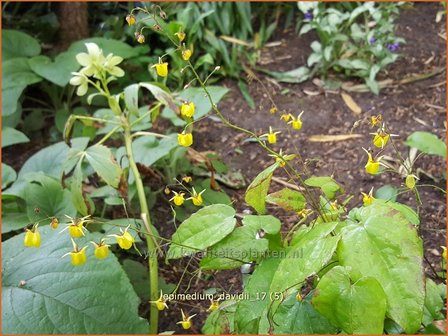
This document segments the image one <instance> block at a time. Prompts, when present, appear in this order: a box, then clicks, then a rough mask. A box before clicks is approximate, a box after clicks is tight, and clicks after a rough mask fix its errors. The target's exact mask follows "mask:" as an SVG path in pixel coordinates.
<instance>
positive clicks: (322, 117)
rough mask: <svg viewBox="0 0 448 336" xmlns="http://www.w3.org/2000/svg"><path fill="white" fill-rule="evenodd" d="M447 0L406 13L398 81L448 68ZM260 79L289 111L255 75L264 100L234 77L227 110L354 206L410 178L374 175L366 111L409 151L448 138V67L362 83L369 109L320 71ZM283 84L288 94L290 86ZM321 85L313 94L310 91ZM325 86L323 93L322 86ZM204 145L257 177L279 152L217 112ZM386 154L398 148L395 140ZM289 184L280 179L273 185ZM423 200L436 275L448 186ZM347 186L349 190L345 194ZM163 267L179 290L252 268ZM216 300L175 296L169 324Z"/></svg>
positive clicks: (200, 130) (433, 163) (166, 221)
mask: <svg viewBox="0 0 448 336" xmlns="http://www.w3.org/2000/svg"><path fill="white" fill-rule="evenodd" d="M439 9H440V5H439V4H438V3H416V4H415V5H414V6H413V7H410V8H407V9H406V10H403V11H402V14H401V16H400V19H399V21H398V30H397V35H398V36H402V37H404V38H405V39H406V41H407V43H406V44H405V45H402V46H401V47H400V50H399V52H400V54H401V55H402V56H401V57H400V58H399V60H398V61H397V62H396V63H395V64H393V65H391V66H390V67H389V68H388V72H387V73H384V74H382V75H381V78H380V80H382V79H392V80H394V81H395V82H397V81H400V80H401V79H403V78H405V77H407V76H410V75H414V74H427V73H430V72H432V71H434V70H436V69H439V68H443V69H446V41H445V39H444V37H445V36H446V33H445V31H446V25H445V22H444V20H442V22H440V23H436V22H435V17H436V13H437V11H438V10H439ZM313 40H314V36H313V35H312V34H307V35H305V36H302V37H299V36H297V34H296V33H295V32H294V31H283V32H278V33H277V35H275V36H274V37H273V38H272V41H280V42H281V45H280V46H277V47H270V48H265V49H263V50H262V51H261V57H262V59H263V60H265V61H266V62H267V64H265V65H263V67H265V68H267V69H269V70H273V71H288V70H292V69H295V68H297V67H299V66H301V65H304V64H305V63H306V58H307V55H309V53H310V48H309V45H310V42H311V41H313ZM257 75H258V76H259V78H260V80H261V81H262V83H263V84H264V86H265V87H266V89H267V91H268V92H269V94H270V95H271V96H272V98H273V99H274V101H275V103H276V105H277V107H278V109H279V112H278V113H277V114H275V115H272V114H270V112H269V109H270V108H271V103H270V101H269V99H268V96H267V94H266V91H265V90H264V89H263V87H262V85H260V84H259V83H258V82H257V81H255V80H254V81H252V82H251V83H250V85H249V90H250V93H251V95H252V96H253V98H254V100H255V102H256V104H257V107H256V109H254V110H253V109H250V108H248V106H247V104H246V103H245V100H244V98H243V97H242V95H241V93H240V91H239V90H238V88H237V85H236V84H235V83H234V82H233V81H230V80H225V81H223V82H222V83H220V84H221V85H225V86H227V87H228V88H229V89H230V90H231V91H230V93H229V94H228V95H227V96H226V98H225V99H224V100H223V101H222V102H221V103H220V104H219V108H220V109H221V111H222V113H223V114H224V115H225V116H226V117H227V118H228V119H230V121H232V122H233V123H235V124H237V125H239V126H242V127H245V128H247V129H249V130H252V131H254V132H255V133H257V134H263V133H266V132H267V131H268V129H269V126H272V127H273V128H274V129H275V130H280V131H282V133H281V134H280V135H279V137H278V143H277V144H276V145H274V149H275V150H279V149H283V151H284V152H286V153H300V155H301V156H302V157H303V158H306V159H307V161H306V162H307V169H308V171H309V172H311V173H312V174H313V175H333V176H334V179H335V180H336V181H338V182H339V183H340V184H341V185H342V186H343V187H344V189H345V191H346V193H347V194H352V195H355V197H354V198H353V199H352V200H351V201H350V203H349V204H348V205H347V207H348V208H349V209H350V208H352V207H354V206H357V205H360V204H361V203H362V197H361V195H360V192H361V191H363V192H368V191H369V190H370V189H371V187H374V188H375V190H376V189H378V188H380V187H381V186H383V185H386V184H390V185H393V186H395V187H403V178H401V177H399V176H397V175H396V174H389V173H386V174H382V175H379V176H370V175H367V174H366V173H365V171H364V165H365V162H366V154H365V153H364V151H363V150H362V147H364V148H369V147H371V141H372V136H371V135H369V133H370V132H374V130H372V129H371V128H370V127H369V125H367V124H361V126H359V127H357V128H353V129H352V127H353V125H354V123H355V122H356V121H359V120H369V119H370V116H372V115H377V114H382V115H383V119H384V120H385V121H386V123H387V125H388V127H389V128H390V129H391V130H392V133H394V134H398V135H399V137H397V138H394V143H395V145H396V146H397V147H398V149H399V151H400V152H401V154H402V155H403V156H404V157H407V155H408V151H409V147H407V146H405V145H403V144H402V141H404V140H405V139H406V138H407V136H408V135H409V134H411V133H412V132H414V131H429V132H433V133H435V134H437V135H438V136H439V137H440V138H442V139H445V134H446V107H445V106H446V72H445V70H443V71H442V72H440V73H439V74H437V75H434V76H431V77H430V78H428V79H426V80H419V81H413V82H411V83H408V84H402V85H394V86H392V87H389V88H385V89H383V90H382V91H381V93H380V95H379V96H375V95H374V94H372V93H370V92H366V93H354V92H351V93H350V95H351V96H352V98H353V99H354V101H356V103H357V104H358V105H359V106H360V107H361V108H362V112H361V114H359V115H356V114H354V113H353V112H352V111H351V110H350V109H349V108H348V107H347V105H346V104H345V103H344V101H343V100H342V99H341V96H340V94H339V93H338V92H331V91H330V92H328V91H327V92H324V91H323V90H321V89H320V88H319V87H318V86H316V85H315V84H313V82H312V81H307V82H305V83H302V84H284V83H275V82H274V81H272V80H270V79H268V78H267V77H265V76H263V75H262V74H261V73H257ZM282 92H283V94H282ZM310 93H311V94H310ZM314 93H317V94H314ZM302 110H303V111H304V114H303V116H302V120H303V128H302V129H301V130H299V131H293V130H288V129H289V128H287V127H285V123H284V122H283V121H281V120H280V115H281V114H282V113H283V112H287V113H292V114H293V115H297V114H299V113H300V112H301V111H302ZM351 131H353V133H356V134H362V137H360V138H356V139H351V140H345V141H333V142H312V141H310V140H309V138H310V137H311V136H313V135H338V134H349V133H350V132H351ZM21 148H23V149H24V150H25V149H27V150H26V154H25V155H23V156H21V157H20V158H19V157H17V154H16V153H17V152H19V150H20V149H21ZM194 148H195V149H196V150H198V151H215V152H217V153H219V155H220V156H221V157H222V159H223V160H224V161H225V163H226V164H227V165H228V166H229V167H230V169H233V170H240V171H241V172H242V173H243V175H244V177H245V179H246V182H247V183H250V182H251V181H252V179H253V178H254V177H255V176H256V175H257V174H258V173H259V172H260V171H261V170H263V169H264V168H266V167H267V166H268V165H270V164H271V163H272V162H273V161H272V160H273V159H272V158H271V157H269V156H268V155H267V154H266V153H265V152H264V151H263V150H262V149H261V148H259V146H258V145H257V144H256V143H253V142H249V141H247V137H246V136H245V135H242V134H239V133H238V132H236V131H234V130H232V129H230V128H228V127H226V126H225V125H224V124H223V123H222V122H218V121H217V119H216V118H207V119H205V120H203V121H201V122H200V123H198V124H197V126H196V129H195V144H194ZM28 149H29V147H26V146H24V147H19V146H17V147H15V150H14V152H11V151H8V150H5V151H4V156H3V160H4V161H5V162H6V163H8V164H12V165H13V166H14V167H15V168H19V167H20V166H21V164H22V163H23V162H24V161H25V160H26V158H27V157H29V156H30V155H31V154H33V153H34V152H35V151H36V149H35V147H34V148H32V149H29V150H28ZM385 154H386V155H388V154H389V155H391V154H392V151H391V150H390V149H387V150H386V152H385ZM416 167H417V168H420V169H421V170H423V171H424V172H426V173H427V174H429V175H432V176H434V177H436V178H437V180H436V181H435V180H433V179H431V178H429V177H428V176H427V175H425V174H420V178H421V179H420V181H419V184H426V185H428V184H432V185H436V186H438V187H440V188H442V189H446V186H445V180H444V179H443V178H442V176H443V174H444V173H445V171H446V165H445V162H444V161H443V160H442V159H440V158H438V157H434V156H422V157H420V159H419V160H418V161H417V163H416ZM276 177H279V178H281V179H283V180H284V181H286V182H288V177H287V176H286V174H284V173H283V172H281V171H280V170H278V173H276ZM282 187H284V186H283V185H282V184H280V183H278V182H273V183H272V186H271V189H272V190H278V189H280V188H282ZM224 189H225V190H226V192H228V194H229V195H230V196H231V198H232V200H233V201H234V206H235V208H236V210H237V213H243V212H244V213H247V212H248V211H250V207H249V206H248V205H247V204H245V202H244V193H245V190H244V189H240V190H233V189H229V188H225V187H224ZM420 194H421V200H422V202H423V206H422V207H421V208H420V218H421V225H420V234H421V236H422V238H423V242H424V249H425V257H426V259H427V260H426V261H425V271H426V275H427V276H429V277H431V278H433V279H435V278H436V277H435V275H434V271H433V269H434V270H435V271H440V259H441V249H440V246H442V245H446V199H445V196H444V194H443V193H442V192H440V191H439V190H436V189H435V188H432V187H422V188H420ZM344 199H345V196H344V195H343V196H341V197H340V198H339V200H340V201H343V200H344ZM166 200H167V198H166V199H162V198H159V200H158V201H157V203H156V205H155V208H154V209H155V210H154V211H153V213H154V216H155V218H154V220H155V225H156V227H157V228H158V229H159V232H160V234H161V235H162V236H163V237H166V238H170V237H171V235H172V234H173V232H174V227H173V225H172V224H171V223H172V217H171V210H170V208H169V206H168V203H167V202H166ZM398 201H399V202H403V203H405V204H408V205H409V206H412V207H415V204H416V203H415V199H414V197H413V194H412V193H410V192H407V193H402V194H400V195H399V196H398ZM268 212H269V213H270V214H274V215H276V216H278V217H279V218H280V220H281V221H282V225H283V226H282V232H287V231H288V230H289V229H290V228H291V226H292V225H293V224H294V223H296V222H297V219H298V216H297V215H296V214H294V213H287V212H284V211H279V210H278V209H277V208H275V207H269V206H268ZM160 264H161V276H162V277H163V278H164V279H165V281H167V282H171V283H178V282H179V279H181V278H182V275H183V273H184V271H185V275H184V276H183V279H182V281H181V283H180V287H179V291H178V293H196V292H197V293H202V292H203V291H204V290H206V289H209V288H218V289H220V290H223V291H224V292H228V293H240V292H241V291H242V276H241V273H240V271H239V270H234V271H221V272H216V273H195V274H194V275H193V272H194V271H195V270H197V269H198V260H195V259H192V260H188V259H184V260H179V261H176V262H173V263H171V264H169V265H166V264H165V263H164V260H162V259H161V260H160ZM208 305H209V302H202V301H189V302H178V303H174V302H171V303H169V306H170V309H169V310H165V311H163V312H161V321H160V324H161V325H160V331H166V330H179V325H176V322H177V321H179V320H180V313H179V310H180V308H182V309H183V310H184V311H185V312H188V313H190V314H198V316H197V317H195V318H194V319H193V321H194V322H195V323H194V325H193V327H192V329H191V330H189V331H188V333H195V334H197V333H200V331H201V327H202V325H203V321H204V320H205V317H206V316H207V314H208V313H206V309H207V307H208ZM148 308H149V307H148V304H147V303H143V304H142V305H141V313H142V314H145V313H146V312H147V311H148Z"/></svg>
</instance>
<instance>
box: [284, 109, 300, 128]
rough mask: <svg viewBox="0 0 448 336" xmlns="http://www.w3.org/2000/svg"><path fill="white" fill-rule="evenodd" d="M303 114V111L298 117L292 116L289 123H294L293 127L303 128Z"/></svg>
mask: <svg viewBox="0 0 448 336" xmlns="http://www.w3.org/2000/svg"><path fill="white" fill-rule="evenodd" d="M302 114H303V111H302V112H301V113H300V114H299V115H298V116H297V118H294V116H291V119H292V120H291V121H290V122H288V124H292V128H293V129H297V130H298V129H301V128H302V119H301V118H300V117H301V116H302Z"/></svg>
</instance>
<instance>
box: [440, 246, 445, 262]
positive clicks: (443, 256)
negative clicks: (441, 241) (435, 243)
mask: <svg viewBox="0 0 448 336" xmlns="http://www.w3.org/2000/svg"><path fill="white" fill-rule="evenodd" d="M440 247H441V248H442V258H443V259H444V260H446V246H440Z"/></svg>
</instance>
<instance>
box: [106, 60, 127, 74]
mask: <svg viewBox="0 0 448 336" xmlns="http://www.w3.org/2000/svg"><path fill="white" fill-rule="evenodd" d="M122 61H123V58H122V57H120V56H114V55H112V54H109V55H107V57H106V59H105V61H104V70H106V71H107V72H108V73H110V74H111V75H112V76H115V77H123V76H124V71H123V69H121V68H119V67H117V64H120V63H121V62H122Z"/></svg>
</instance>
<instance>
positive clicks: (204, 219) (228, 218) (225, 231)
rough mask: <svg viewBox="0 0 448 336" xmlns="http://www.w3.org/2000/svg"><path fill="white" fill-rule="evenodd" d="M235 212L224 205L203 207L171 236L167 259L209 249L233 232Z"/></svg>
mask: <svg viewBox="0 0 448 336" xmlns="http://www.w3.org/2000/svg"><path fill="white" fill-rule="evenodd" d="M234 216H235V210H234V209H233V208H232V207H230V206H228V205H224V204H213V205H209V206H207V207H204V208H202V209H200V210H199V211H197V212H196V213H194V214H193V215H191V216H190V217H189V218H188V219H186V220H185V221H184V222H183V223H182V224H181V225H180V226H179V227H178V228H177V230H176V232H175V233H174V234H173V237H172V242H171V245H170V249H169V250H168V259H178V258H181V257H183V256H188V255H191V254H194V253H195V252H198V251H201V250H204V249H206V248H207V247H210V246H212V245H214V244H216V243H217V242H219V241H220V240H222V239H223V238H225V237H226V236H227V235H229V234H230V232H232V231H233V228H234V227H235V224H236V219H235V217H234Z"/></svg>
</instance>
